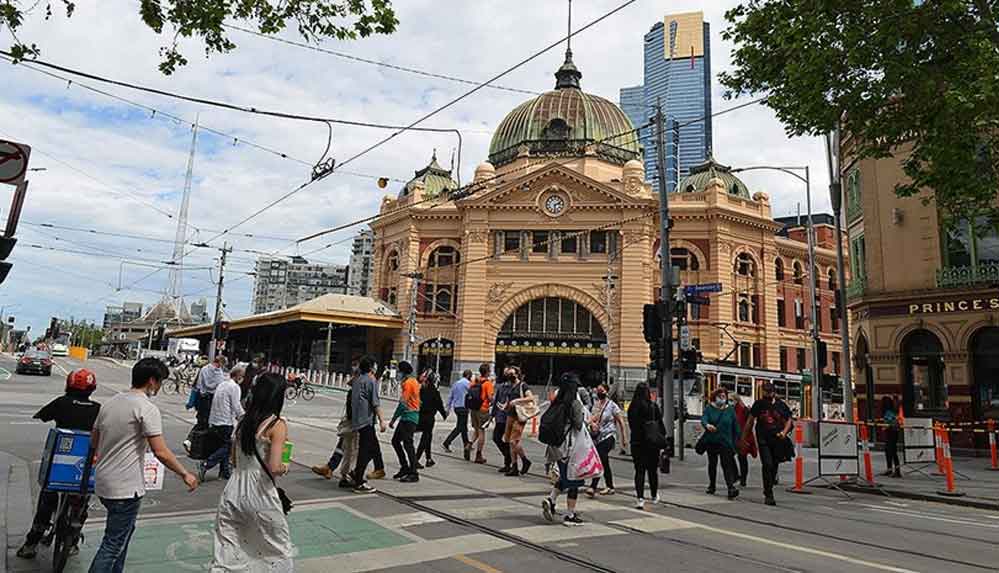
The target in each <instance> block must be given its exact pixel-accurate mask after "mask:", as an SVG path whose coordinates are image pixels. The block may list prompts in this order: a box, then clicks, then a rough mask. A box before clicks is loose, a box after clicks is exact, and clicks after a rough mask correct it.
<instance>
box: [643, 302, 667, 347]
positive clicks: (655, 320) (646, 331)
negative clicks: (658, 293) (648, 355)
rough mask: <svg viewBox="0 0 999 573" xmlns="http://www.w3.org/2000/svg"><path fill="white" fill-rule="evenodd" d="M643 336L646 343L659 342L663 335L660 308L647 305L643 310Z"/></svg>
mask: <svg viewBox="0 0 999 573" xmlns="http://www.w3.org/2000/svg"><path fill="white" fill-rule="evenodd" d="M642 335H643V336H645V342H648V343H649V344H652V343H653V342H658V341H659V339H660V338H662V335H663V322H662V318H660V316H659V306H658V305H655V304H647V305H645V306H644V307H643V308H642Z"/></svg>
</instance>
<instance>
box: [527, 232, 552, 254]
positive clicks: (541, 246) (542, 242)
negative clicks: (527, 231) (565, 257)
mask: <svg viewBox="0 0 999 573" xmlns="http://www.w3.org/2000/svg"><path fill="white" fill-rule="evenodd" d="M549 237H551V235H550V234H549V233H548V231H533V232H532V233H531V243H532V244H531V252H532V253H541V254H544V253H547V252H548V240H549Z"/></svg>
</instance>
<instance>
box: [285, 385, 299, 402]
mask: <svg viewBox="0 0 999 573" xmlns="http://www.w3.org/2000/svg"><path fill="white" fill-rule="evenodd" d="M297 397H298V390H296V389H295V387H294V386H289V387H288V389H287V390H285V391H284V399H285V400H294V399H295V398H297Z"/></svg>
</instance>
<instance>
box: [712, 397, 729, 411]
mask: <svg viewBox="0 0 999 573" xmlns="http://www.w3.org/2000/svg"><path fill="white" fill-rule="evenodd" d="M725 404H728V400H726V399H725V398H722V397H720V396H719V397H718V398H715V405H716V406H718V407H719V408H721V407H723V406H725Z"/></svg>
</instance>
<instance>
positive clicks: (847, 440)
mask: <svg viewBox="0 0 999 573" xmlns="http://www.w3.org/2000/svg"><path fill="white" fill-rule="evenodd" d="M859 474H860V458H859V455H858V451H857V426H855V425H853V424H848V423H843V422H840V423H837V422H831V421H826V420H822V421H820V422H819V475H823V476H827V475H859Z"/></svg>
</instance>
